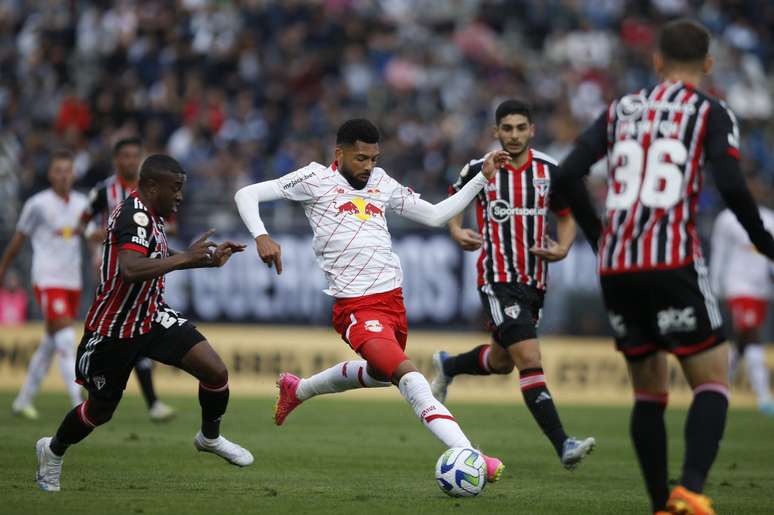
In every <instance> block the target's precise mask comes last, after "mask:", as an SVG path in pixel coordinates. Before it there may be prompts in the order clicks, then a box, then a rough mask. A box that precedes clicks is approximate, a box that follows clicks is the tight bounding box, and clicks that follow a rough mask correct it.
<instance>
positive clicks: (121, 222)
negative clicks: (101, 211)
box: [112, 197, 151, 256]
mask: <svg viewBox="0 0 774 515" xmlns="http://www.w3.org/2000/svg"><path fill="white" fill-rule="evenodd" d="M112 231H113V233H114V234H115V237H116V245H117V246H118V248H119V250H134V251H135V252H139V253H140V254H142V255H143V256H147V255H148V253H149V249H150V236H149V234H150V232H151V220H150V214H149V213H148V212H147V211H146V210H144V209H143V208H141V207H137V206H136V205H135V202H134V198H132V197H129V198H128V199H126V200H125V201H124V203H123V205H122V206H121V211H120V212H119V213H118V217H117V218H116V222H115V225H114V226H113V229H112Z"/></svg>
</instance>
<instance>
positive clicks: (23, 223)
mask: <svg viewBox="0 0 774 515" xmlns="http://www.w3.org/2000/svg"><path fill="white" fill-rule="evenodd" d="M38 222H39V217H38V210H37V209H36V206H35V203H34V202H32V200H28V201H27V202H25V203H24V207H22V212H21V215H19V221H18V222H16V230H17V231H18V232H20V233H22V234H24V235H25V236H31V235H32V233H33V232H34V231H35V228H36V227H37V226H38Z"/></svg>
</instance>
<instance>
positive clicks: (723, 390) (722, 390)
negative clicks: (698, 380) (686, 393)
mask: <svg viewBox="0 0 774 515" xmlns="http://www.w3.org/2000/svg"><path fill="white" fill-rule="evenodd" d="M702 392H715V393H719V394H720V395H722V396H724V397H725V398H726V399H728V400H731V392H730V391H729V390H728V386H726V385H725V384H723V383H704V384H700V385H699V386H697V387H696V388H694V390H693V395H694V396H696V395H698V394H700V393H702Z"/></svg>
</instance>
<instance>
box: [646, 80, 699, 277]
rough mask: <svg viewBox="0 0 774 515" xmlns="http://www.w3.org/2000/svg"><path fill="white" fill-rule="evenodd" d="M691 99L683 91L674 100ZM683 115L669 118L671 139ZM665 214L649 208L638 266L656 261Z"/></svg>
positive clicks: (683, 102) (688, 94) (663, 211)
mask: <svg viewBox="0 0 774 515" xmlns="http://www.w3.org/2000/svg"><path fill="white" fill-rule="evenodd" d="M693 97H694V95H693V91H691V90H690V89H684V90H683V91H682V92H681V93H680V94H679V96H678V98H677V99H676V100H677V103H678V104H682V105H684V104H686V103H688V101H689V100H692V99H693ZM684 113H685V111H682V110H680V111H675V112H674V115H673V116H670V118H671V121H672V122H673V125H674V133H673V134H671V137H672V138H679V136H680V135H679V133H680V129H681V125H682V123H683V118H684ZM665 214H666V210H665V209H663V208H651V213H650V220H648V223H647V224H646V226H645V230H644V231H643V232H644V237H642V238H641V241H642V247H643V249H642V252H641V253H640V256H641V257H640V262H639V263H638V265H641V266H643V267H645V268H647V267H649V266H651V265H652V264H653V263H655V262H656V261H657V260H658V249H655V251H656V256H654V255H653V250H654V249H653V238H654V236H655V233H656V231H657V230H658V228H659V224H660V223H661V220H662V218H663V217H664V215H665Z"/></svg>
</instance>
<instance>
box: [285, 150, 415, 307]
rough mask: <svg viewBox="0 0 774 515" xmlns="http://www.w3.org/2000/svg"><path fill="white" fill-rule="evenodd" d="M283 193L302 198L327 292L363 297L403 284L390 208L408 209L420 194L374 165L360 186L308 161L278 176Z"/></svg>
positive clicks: (292, 197)
mask: <svg viewBox="0 0 774 515" xmlns="http://www.w3.org/2000/svg"><path fill="white" fill-rule="evenodd" d="M277 182H278V185H279V187H280V190H281V195H282V197H283V198H286V199H288V200H294V201H297V202H301V204H302V205H303V206H304V213H306V217H307V218H308V219H309V224H310V225H311V226H312V230H313V231H314V240H313V247H314V252H315V255H316V256H317V263H318V264H319V265H320V268H321V269H322V270H323V272H325V276H326V278H327V279H328V289H326V290H324V291H325V293H327V294H328V295H332V296H334V297H339V298H348V297H361V296H364V295H371V294H374V293H380V292H385V291H389V290H393V289H395V288H399V287H400V286H401V284H402V283H403V271H402V269H401V266H400V259H399V258H398V256H397V255H396V254H395V253H394V252H393V251H392V239H391V237H390V233H389V231H388V229H387V220H385V213H386V212H387V210H390V211H393V212H396V213H397V214H404V212H406V211H407V210H409V209H412V208H413V207H414V205H415V204H416V202H417V200H418V199H419V194H418V193H415V192H414V191H413V190H411V188H408V187H405V186H402V185H401V184H400V183H398V181H396V180H395V179H393V178H392V177H390V176H389V175H387V173H386V172H385V171H384V170H383V169H382V168H374V170H373V172H371V176H370V177H369V179H368V183H367V184H366V186H365V187H364V188H363V189H362V190H357V189H355V188H353V187H352V186H350V184H349V183H348V182H347V180H346V179H345V178H344V177H343V176H342V175H341V174H340V173H338V172H337V171H336V165H335V164H332V165H331V166H328V167H326V166H324V165H321V164H319V163H314V162H313V163H310V164H309V165H307V166H305V167H304V168H301V169H299V170H296V171H295V172H292V173H289V174H287V175H285V176H283V177H281V178H279V179H278V180H277Z"/></svg>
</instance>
